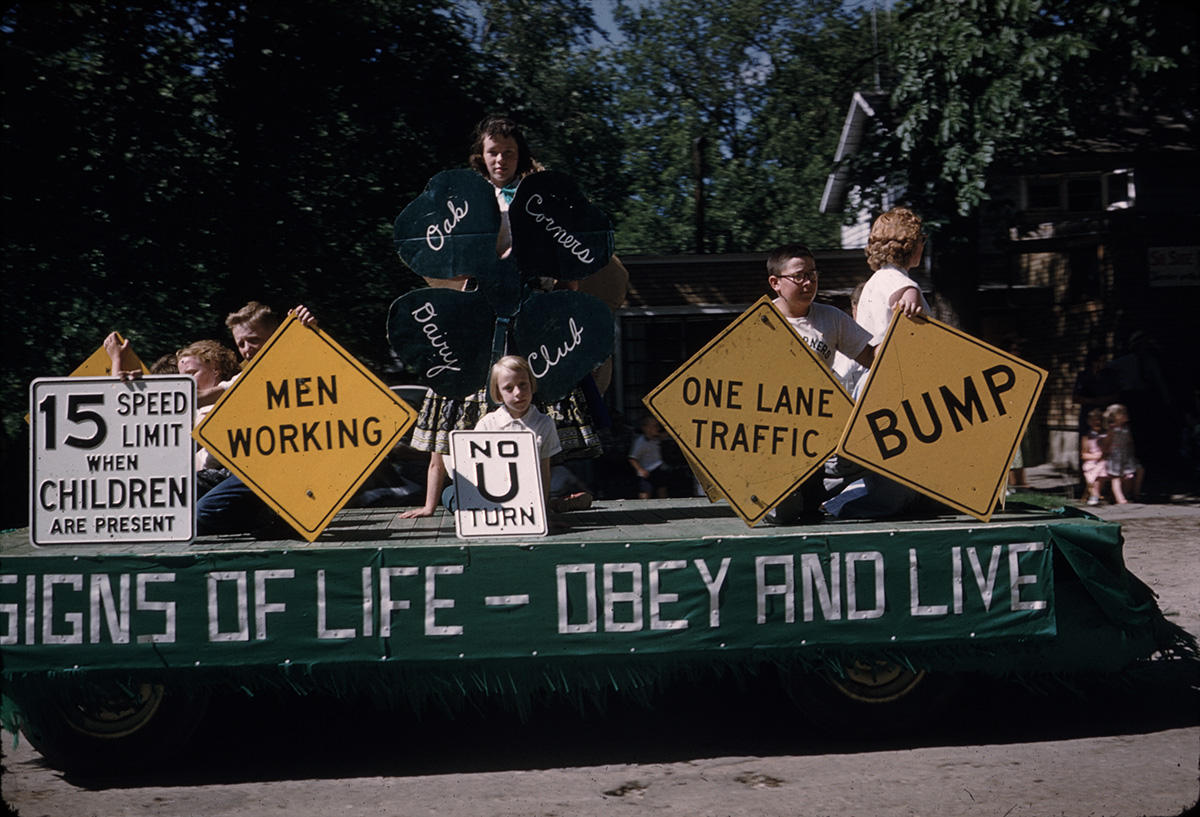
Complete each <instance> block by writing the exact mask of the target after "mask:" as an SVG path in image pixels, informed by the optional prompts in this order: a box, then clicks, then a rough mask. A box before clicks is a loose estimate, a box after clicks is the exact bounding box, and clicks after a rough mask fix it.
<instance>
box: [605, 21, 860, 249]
mask: <svg viewBox="0 0 1200 817" xmlns="http://www.w3.org/2000/svg"><path fill="white" fill-rule="evenodd" d="M616 20H617V23H618V25H619V28H620V31H621V33H622V35H623V40H622V42H621V43H619V44H618V47H617V49H616V50H615V53H614V54H613V56H612V63H613V65H614V67H615V70H616V71H617V72H618V76H619V80H620V89H619V92H620V98H621V111H622V120H623V121H622V123H621V127H622V139H623V142H624V154H625V157H624V162H623V169H622V172H623V173H624V175H626V176H627V177H628V178H630V179H631V180H632V182H631V187H632V189H633V190H634V191H635V193H634V195H633V196H632V197H631V198H630V199H629V200H628V201H627V202H625V204H624V206H623V207H622V209H621V211H620V213H619V224H620V232H619V237H620V241H621V244H622V245H632V246H634V247H635V248H637V249H638V250H641V251H654V252H677V251H681V250H684V251H687V250H695V251H702V252H703V251H720V250H727V251H744V250H759V249H762V248H763V247H764V246H766V245H768V244H771V243H779V242H781V241H785V240H795V239H796V238H797V237H799V236H803V237H805V238H806V239H807V240H809V241H810V242H812V243H814V244H817V245H821V244H826V245H828V244H833V243H835V236H836V231H837V222H836V219H822V218H821V217H820V216H819V215H818V214H817V209H818V205H819V202H820V185H821V181H823V180H820V181H818V179H817V174H816V173H814V161H826V162H827V161H828V159H827V157H828V156H829V155H831V153H832V150H833V146H834V145H835V144H836V138H837V137H836V134H837V131H838V130H839V129H840V125H841V114H840V112H837V111H839V110H840V109H842V108H843V106H844V102H843V101H841V100H837V101H831V100H829V98H828V96H827V94H821V95H819V96H818V97H816V98H815V99H805V98H803V97H801V96H799V95H796V94H794V93H793V92H792V90H791V88H790V87H789V84H790V83H789V81H788V79H787V78H789V77H790V78H791V79H792V80H795V79H796V78H797V74H802V75H804V76H803V77H802V78H803V79H804V80H808V79H809V78H810V77H809V75H807V73H806V72H808V71H816V72H818V73H817V76H819V77H820V80H816V79H815V78H814V79H813V81H812V82H811V84H812V85H823V86H824V87H826V88H827V89H828V90H829V91H832V90H834V89H836V88H837V87H840V86H844V87H853V83H850V84H846V83H843V82H841V78H842V74H841V72H843V71H844V70H846V69H847V67H850V66H851V65H852V64H850V63H845V62H843V63H836V62H835V63H833V64H830V63H829V62H824V61H823V60H820V59H808V58H809V57H810V56H811V57H815V56H816V55H817V54H819V53H821V52H822V50H829V53H833V51H832V49H833V44H834V43H835V42H836V35H835V33H834V32H835V30H843V31H844V30H848V26H846V25H845V21H844V18H843V16H842V11H841V5H840V4H839V3H837V2H831V1H828V0H811V1H810V2H805V3H796V2H793V0H722V2H717V3H713V2H699V0H665V1H664V2H660V3H656V4H643V5H639V6H638V7H637V8H631V7H629V6H626V5H624V4H622V5H620V6H619V7H618V9H617V13H616ZM818 43H819V45H818ZM810 47H812V48H813V50H812V51H811V52H810V51H809V50H808V49H809V48H810ZM793 66H795V67H794V68H793ZM800 66H803V67H802V68H801V67H800ZM831 76H833V77H836V78H837V79H833V80H830V77H831ZM805 84H806V85H807V84H809V83H807V82H806V83H805ZM810 115H812V116H813V118H812V119H810V120H809V124H810V126H812V127H810V128H809V129H808V130H807V131H806V132H804V133H803V134H802V135H801V136H802V138H800V139H799V140H798V141H797V143H796V144H795V145H792V144H789V143H788V142H787V140H786V138H782V137H779V136H778V135H777V134H778V133H779V132H780V130H781V129H783V130H788V131H790V132H791V133H792V135H796V131H795V130H793V126H795V125H796V123H797V120H798V119H802V118H804V117H808V116H810ZM698 176H699V178H700V185H699V186H700V189H701V191H702V192H703V197H704V198H703V205H704V218H703V222H704V223H703V228H702V230H699V231H698V229H697V223H696V222H697V219H696V215H697V212H696V211H697V206H698V202H699V201H701V200H700V198H699V197H698V196H697V177H698ZM698 232H699V233H700V234H699V235H698Z"/></svg>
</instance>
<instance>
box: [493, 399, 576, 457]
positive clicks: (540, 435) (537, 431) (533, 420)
mask: <svg viewBox="0 0 1200 817" xmlns="http://www.w3.org/2000/svg"><path fill="white" fill-rule="evenodd" d="M525 429H529V430H530V431H532V432H533V434H534V436H535V437H537V447H538V457H539V458H541V459H543V460H544V459H549V458H550V457H553V456H554V455H555V454H557V453H558V452H559V451H562V443H561V442H559V440H558V428H557V427H556V426H555V425H554V421H553V420H551V419H550V418H549V417H547V416H546V415H545V414H542V412H540V411H539V410H538V407H537V406H530V407H529V410H528V411H526V412H525V416H524V417H521V418H520V419H514V418H513V416H512V415H511V414H509V413H508V407H507V406H500V407H499V408H498V409H496V410H495V411H493V412H491V413H490V414H485V415H483V416H482V417H480V418H479V422H478V423H476V424H475V430H476V431H524V430H525Z"/></svg>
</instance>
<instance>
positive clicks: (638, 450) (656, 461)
mask: <svg viewBox="0 0 1200 817" xmlns="http://www.w3.org/2000/svg"><path fill="white" fill-rule="evenodd" d="M629 459H631V460H636V461H637V464H638V465H640V466H642V467H643V468H645V469H646V470H647V471H653V470H654V469H655V468H658V467H660V466H661V465H662V464H663V457H662V441H661V440H648V439H646V435H645V434H639V435H637V437H635V438H634V440H633V445H632V446H630V448H629Z"/></svg>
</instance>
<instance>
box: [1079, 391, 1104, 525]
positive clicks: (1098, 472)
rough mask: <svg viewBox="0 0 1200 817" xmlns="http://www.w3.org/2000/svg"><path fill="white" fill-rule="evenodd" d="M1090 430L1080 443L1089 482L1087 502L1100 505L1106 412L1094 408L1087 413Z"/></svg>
mask: <svg viewBox="0 0 1200 817" xmlns="http://www.w3.org/2000/svg"><path fill="white" fill-rule="evenodd" d="M1087 423H1088V431H1087V433H1086V434H1084V435H1083V439H1082V440H1081V441H1080V443H1079V459H1080V462H1082V463H1083V481H1084V482H1085V483H1086V484H1087V504H1089V505H1099V504H1100V502H1101V501H1102V499H1101V494H1103V493H1104V478H1105V476H1106V475H1107V472H1106V471H1105V469H1104V412H1103V411H1101V410H1100V409H1098V408H1094V409H1092V410H1091V411H1089V412H1088V414H1087Z"/></svg>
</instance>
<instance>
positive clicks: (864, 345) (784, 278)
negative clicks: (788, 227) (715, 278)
mask: <svg viewBox="0 0 1200 817" xmlns="http://www.w3.org/2000/svg"><path fill="white" fill-rule="evenodd" d="M767 283H768V284H770V286H771V289H772V290H774V291H775V295H776V298H775V299H774V304H775V306H776V307H777V308H778V309H779V311H780V313H782V314H783V317H784V318H786V319H787V322H788V323H789V324H791V326H792V329H793V330H794V331H795V332H796V334H797V335H799V336H800V337H801V339H803V340H804V342H805V343H806V344H808V347H809V348H810V349H812V350H813V352H814V353H815V354H816V356H817V358H818V359H819V360H820V361H821V362H822V363H824V364H825V366H826V367H827V368H828V369H829V370H830V371H831V372H832V371H833V361H834V356H835V355H836V354H837V353H839V352H840V353H841V354H842V355H845V356H846V357H847V358H849V359H851V360H853V361H855V362H856V363H859V364H861V365H862V366H864V367H866V368H870V366H871V363H872V362H873V361H874V360H875V349H874V347H873V346H871V345H870V340H871V334H870V333H869V332H867V330H865V329H863V328H862V327H861V326H859V325H858V324H857V323H855V321H854V319H853V318H852V317H850V316H849V315H847V314H846V313H845V312H843V311H842V310H840V309H838V308H837V307H834V306H829V305H828V304H819V303H815V298H816V297H817V261H816V259H815V258H814V257H813V254H812V250H810V249H809V248H808V247H806V246H805V245H803V244H785V245H784V246H782V247H778V248H776V249H775V250H773V251H772V252H771V254H770V255H768V256H767ZM839 380H840V378H839ZM823 476H824V475H823V474H822V473H820V472H818V473H817V474H816V475H814V476H813V477H812V478H811V479H809V480H807V481H806V482H805V483H804V485H803V486H802V487H801V488H800V490H798V491H795V492H794V493H793V494H792V495H791V496H789V497H787V498H786V499H784V500H783V501H782V502H780V503H779V504H778V505H776V506H775V507H774V508H772V509H771V511H770V512H769V513H768V514H767V516H766V517H765V520H766V522H767V524H771V525H790V524H795V523H797V522H800V521H803V517H804V516H805V514H804V510H805V508H806V507H807V508H808V509H809V512H808V514H807V516H809V517H813V518H816V517H818V516H819V515H820V511H819V510H817V509H818V508H819V506H820V500H821V499H823V498H824V496H823V491H824V486H823V484H822V479H823ZM806 494H807V495H808V501H807V502H806V501H805V495H806Z"/></svg>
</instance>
